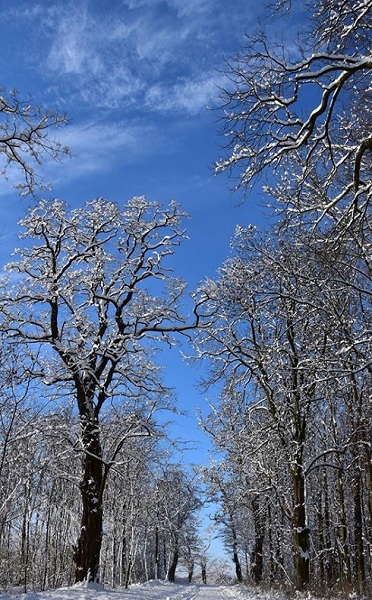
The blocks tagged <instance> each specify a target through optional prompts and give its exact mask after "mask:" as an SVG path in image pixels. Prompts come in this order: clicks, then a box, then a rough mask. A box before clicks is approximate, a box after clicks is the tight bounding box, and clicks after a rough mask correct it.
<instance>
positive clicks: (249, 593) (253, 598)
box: [0, 581, 310, 600]
mask: <svg viewBox="0 0 372 600" xmlns="http://www.w3.org/2000/svg"><path fill="white" fill-rule="evenodd" d="M283 598H284V597H283V596H282V595H280V594H278V593H276V592H271V593H270V592H269V593H268V592H267V591H266V592H264V591H260V590H259V589H258V588H251V589H249V588H245V587H243V586H239V585H231V586H224V585H201V584H181V583H176V584H173V583H168V582H166V581H148V582H147V583H142V584H139V585H132V586H130V588H129V589H127V590H125V589H110V588H102V587H100V586H94V585H92V584H88V585H87V584H76V585H74V586H72V587H68V588H59V589H57V590H50V591H45V592H38V593H35V592H30V593H28V594H22V593H19V592H17V591H16V590H12V592H9V593H3V594H0V600H274V599H275V600H283ZM309 600H310V599H309Z"/></svg>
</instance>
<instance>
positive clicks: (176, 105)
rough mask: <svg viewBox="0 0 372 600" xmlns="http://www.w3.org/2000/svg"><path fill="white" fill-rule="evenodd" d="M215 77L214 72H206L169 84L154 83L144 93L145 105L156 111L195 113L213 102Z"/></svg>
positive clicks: (215, 93) (215, 90)
mask: <svg viewBox="0 0 372 600" xmlns="http://www.w3.org/2000/svg"><path fill="white" fill-rule="evenodd" d="M217 79H218V77H217V74H216V73H207V74H201V75H199V76H198V77H196V78H194V79H185V80H183V81H178V82H176V83H175V84H173V85H171V86H164V85H154V86H152V87H151V88H150V89H149V90H148V91H147V93H146V105H147V106H148V107H149V108H150V109H152V110H157V111H177V112H184V113H185V112H186V113H189V114H196V113H198V112H200V111H203V110H205V109H206V108H207V107H211V106H212V105H213V104H214V101H215V98H216V95H217V89H216V85H217Z"/></svg>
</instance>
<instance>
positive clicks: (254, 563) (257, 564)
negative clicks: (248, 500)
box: [251, 497, 264, 584]
mask: <svg viewBox="0 0 372 600" xmlns="http://www.w3.org/2000/svg"><path fill="white" fill-rule="evenodd" d="M252 514H253V522H254V528H255V530H254V531H255V532H254V546H253V550H252V554H251V575H252V578H253V581H254V582H255V583H257V584H259V583H261V581H262V572H263V557H262V550H263V542H264V523H263V517H262V509H261V507H260V503H259V499H258V498H257V497H253V498H252Z"/></svg>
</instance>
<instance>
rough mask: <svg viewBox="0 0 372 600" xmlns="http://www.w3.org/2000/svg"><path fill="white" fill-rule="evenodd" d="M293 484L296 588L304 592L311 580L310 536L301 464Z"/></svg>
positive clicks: (293, 476) (295, 473) (294, 474)
mask: <svg viewBox="0 0 372 600" xmlns="http://www.w3.org/2000/svg"><path fill="white" fill-rule="evenodd" d="M292 482H293V491H294V498H293V499H294V509H293V542H294V560H295V569H296V580H297V581H296V586H297V589H298V590H302V589H303V588H304V587H305V586H306V585H307V584H308V583H309V579H310V562H309V558H310V557H309V551H310V545H309V541H310V539H309V538H310V536H309V528H308V526H307V523H306V506H305V478H304V475H303V472H302V465H301V464H296V466H295V467H294V468H293V469H292Z"/></svg>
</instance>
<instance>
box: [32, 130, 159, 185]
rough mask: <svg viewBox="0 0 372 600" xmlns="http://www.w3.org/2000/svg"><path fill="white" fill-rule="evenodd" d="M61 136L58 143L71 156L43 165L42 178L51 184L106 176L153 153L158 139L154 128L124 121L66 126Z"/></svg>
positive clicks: (157, 133)
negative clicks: (103, 174)
mask: <svg viewBox="0 0 372 600" xmlns="http://www.w3.org/2000/svg"><path fill="white" fill-rule="evenodd" d="M61 133H62V135H60V137H59V139H60V141H61V142H62V143H63V144H64V145H67V146H68V147H69V148H70V150H71V152H72V154H73V156H72V158H71V159H68V158H65V159H63V160H62V161H61V162H60V163H55V162H52V161H51V162H50V163H48V165H46V168H45V169H44V172H45V177H46V178H48V179H49V180H51V181H53V182H54V183H58V181H59V180H60V179H61V178H63V180H64V182H66V179H68V180H69V181H73V180H76V179H78V178H80V177H82V176H83V177H85V176H88V175H89V174H95V175H96V174H97V173H105V172H109V171H110V169H112V168H113V167H114V166H115V165H118V164H120V165H122V166H124V165H130V164H132V163H135V162H136V161H137V160H139V159H142V158H143V157H144V156H146V155H149V154H150V153H151V152H156V148H157V145H158V144H159V143H161V135H159V132H158V131H157V130H156V129H155V128H154V127H152V126H143V125H140V124H133V123H127V122H124V121H122V122H119V123H115V124H113V123H109V122H100V123H97V122H90V123H85V124H82V125H79V126H74V125H70V126H69V127H67V128H66V129H65V130H64V131H63V132H61Z"/></svg>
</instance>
